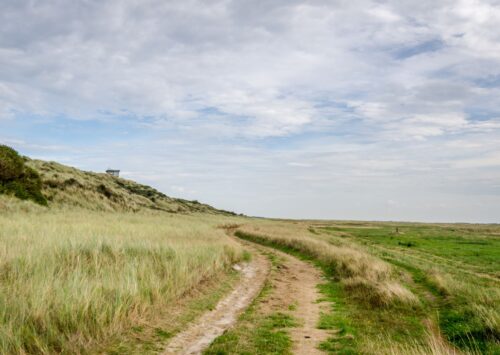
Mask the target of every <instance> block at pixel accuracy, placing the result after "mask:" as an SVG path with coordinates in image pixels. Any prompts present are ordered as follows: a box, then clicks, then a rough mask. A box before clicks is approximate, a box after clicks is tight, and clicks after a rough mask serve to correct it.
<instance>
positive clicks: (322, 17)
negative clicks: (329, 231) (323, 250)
mask: <svg viewBox="0 0 500 355" xmlns="http://www.w3.org/2000/svg"><path fill="white" fill-rule="evenodd" d="M499 24H500V1H497V0H452V1H447V0H446V1H445V0H438V1H435V0H432V1H431V0H418V1H416V0H412V1H408V0H389V1H381V0H379V1H371V0H359V1H348V0H339V1H335V0H331V1H323V0H310V1H304V0H302V1H298V0H274V1H261V0H203V1H202V0H183V1H164V0H161V1H157V0H75V1H66V0H45V1H37V0H29V1H28V0H1V1H0V143H3V144H7V145H9V146H12V147H13V148H15V149H17V150H18V151H19V152H20V153H22V154H24V155H28V156H30V157H33V158H39V159H46V160H55V161H58V162H60V163H63V164H67V165H71V166H75V167H78V168H81V169H84V170H90V171H97V172H102V171H104V170H105V169H107V168H116V169H120V170H121V171H122V174H121V175H122V176H123V177H125V178H129V179H133V180H136V181H138V182H141V183H144V184H148V185H151V186H154V187H156V188H157V189H159V190H160V191H163V192H164V193H166V194H169V195H171V196H176V197H183V198H187V199H196V200H199V201H202V202H206V203H209V204H212V205H213V206H216V207H219V208H224V209H228V210H233V211H236V212H238V213H244V214H248V215H257V216H266V217H287V218H318V219H362V220H407V221H429V222H433V221H442V222H457V221H462V222H497V223H498V222H500V25H499Z"/></svg>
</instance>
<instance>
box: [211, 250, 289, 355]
mask: <svg viewBox="0 0 500 355" xmlns="http://www.w3.org/2000/svg"><path fill="white" fill-rule="evenodd" d="M268 257H269V259H270V260H271V262H272V265H273V271H272V272H274V271H275V270H276V269H277V268H279V267H280V266H281V262H280V259H279V257H277V256H276V255H274V254H268ZM272 294H273V285H272V283H271V281H268V282H267V283H266V285H265V286H264V288H263V289H262V291H261V293H260V294H259V296H258V297H257V298H256V299H255V300H254V301H253V302H252V304H251V305H250V307H249V308H248V309H247V310H246V311H245V312H244V313H243V314H242V315H241V316H240V318H239V319H238V323H237V324H236V326H234V327H233V328H231V329H230V330H228V331H227V332H225V333H224V334H223V335H222V336H220V337H218V338H217V339H216V340H215V341H214V342H213V343H212V344H211V345H210V347H209V348H208V349H207V350H205V351H204V352H203V354H204V355H226V354H227V355H229V354H240V355H243V354H245V355H246V354H280V355H281V354H282V355H286V354H291V349H292V341H291V339H290V335H289V334H288V331H287V329H288V328H291V327H295V326H296V325H297V324H296V320H295V319H294V318H293V317H292V315H291V314H290V312H287V311H286V309H288V310H289V311H292V310H293V307H291V306H292V305H288V307H286V305H283V309H284V310H285V311H284V312H281V311H274V312H269V311H264V310H263V309H262V305H263V304H264V303H267V301H268V298H269V297H271V296H272Z"/></svg>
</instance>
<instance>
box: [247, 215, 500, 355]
mask: <svg viewBox="0 0 500 355" xmlns="http://www.w3.org/2000/svg"><path fill="white" fill-rule="evenodd" d="M375 228H377V229H378V228H379V226H378V225H377V226H376V227H375ZM375 228H371V226H370V224H362V225H360V226H356V227H353V226H351V225H349V226H347V227H346V226H344V225H340V226H339V225H338V224H336V223H335V222H328V223H322V224H321V225H319V226H318V225H317V224H315V223H312V222H307V221H304V222H289V221H270V220H254V221H252V222H251V223H247V224H245V225H244V226H242V227H240V229H239V231H238V232H237V235H238V236H239V237H242V238H245V239H248V240H252V241H254V242H258V243H262V244H265V245H268V246H273V247H276V248H279V249H281V250H283V251H286V252H289V253H295V254H297V253H298V254H299V255H302V256H303V257H305V258H308V259H312V260H315V261H316V262H317V263H318V264H319V265H320V266H321V267H323V270H324V271H325V273H326V274H327V275H330V276H331V277H332V279H331V282H330V283H329V284H328V285H329V287H332V289H335V290H336V293H333V294H332V296H331V297H332V298H331V300H332V301H334V302H336V303H337V304H339V305H338V306H337V307H340V313H339V315H338V317H340V318H338V317H337V318H336V316H335V315H334V314H327V315H323V317H322V322H321V323H320V326H323V327H327V326H332V327H333V326H335V327H337V328H339V329H341V331H342V329H343V328H345V327H346V325H348V326H349V328H348V329H349V334H352V335H353V338H351V336H349V337H348V338H347V340H348V343H344V339H343V338H342V337H338V336H337V337H335V336H334V337H332V338H331V339H330V340H329V341H328V342H326V343H324V344H322V347H323V349H325V350H329V351H330V352H332V353H342V352H343V351H345V352H346V353H355V352H360V353H381V354H384V353H386V354H392V353H398V351H400V352H401V351H403V350H402V349H404V352H406V353H415V354H422V353H426V352H427V353H436V354H438V353H439V354H448V353H454V352H456V348H454V346H453V344H454V345H455V346H457V347H460V348H461V349H462V351H464V352H468V353H479V352H481V353H491V354H494V353H496V351H497V349H498V342H497V339H496V338H495V337H496V335H494V332H495V330H494V329H495V327H496V326H498V322H497V318H496V314H497V312H498V310H497V309H495V304H498V302H497V298H496V296H495V294H496V292H498V287H497V286H495V285H496V284H495V281H494V280H491V279H487V280H484V279H482V281H480V282H479V283H483V284H484V283H486V284H485V285H488V286H487V288H489V289H488V291H485V289H482V290H480V289H476V290H474V289H473V288H471V287H470V286H469V287H468V292H469V293H468V294H466V293H465V291H464V290H462V291H460V292H461V293H460V292H458V288H460V289H462V286H466V285H467V284H469V285H472V284H470V283H469V280H468V279H467V281H465V280H464V281H463V282H461V283H459V282H457V281H456V280H454V282H453V285H455V287H457V289H455V290H453V289H452V288H451V284H450V279H449V275H448V277H445V275H444V274H441V273H436V272H435V270H434V273H428V272H427V271H429V270H428V269H424V270H425V271H423V270H422V269H420V268H416V267H414V266H408V265H407V264H406V263H404V266H405V267H402V265H403V264H402V262H401V260H400V262H399V263H398V262H395V260H393V259H391V258H390V257H389V256H388V255H389V254H388V252H387V250H386V248H385V244H384V242H381V243H380V244H381V245H382V246H384V248H383V249H376V248H375V247H373V245H372V243H369V242H368V241H367V240H366V239H362V237H356V236H353V235H352V234H350V231H351V230H352V229H356V230H357V231H358V232H359V233H360V234H362V235H366V234H363V233H370V232H371V231H372V229H375ZM392 228H393V229H394V226H392ZM386 232H387V231H386ZM399 232H401V228H399ZM380 234H381V235H382V234H383V233H380ZM365 238H368V237H365ZM406 242H408V243H409V242H412V244H410V245H411V246H408V245H406ZM419 243H422V242H421V241H419V240H418V238H417V240H410V241H403V242H402V243H398V242H397V241H396V242H394V243H393V246H394V248H395V249H397V250H398V251H400V250H404V252H406V251H407V250H411V251H413V250H415V249H416V248H417V247H418V245H419ZM402 244H403V245H402ZM414 244H416V245H417V246H415V245H414ZM467 245H475V244H472V243H471V244H467ZM427 252H428V250H427ZM489 252H491V251H489ZM491 253H494V252H491ZM441 255H443V253H442V252H441ZM441 255H439V257H441V258H444V257H443V256H441ZM400 259H401V258H400ZM444 259H445V260H446V261H447V262H450V260H449V259H446V258H444ZM419 260H420V259H419ZM427 260H431V261H432V260H434V259H433V258H432V257H429V255H428V254H426V257H422V260H421V261H422V262H423V263H425V262H426V261H427ZM439 260H441V259H439ZM459 261H460V262H461V263H464V262H465V261H464V260H459ZM451 262H454V261H453V260H451ZM479 266H480V265H479ZM479 266H478V265H474V269H472V268H471V269H464V268H462V269H457V272H460V271H462V270H465V271H467V270H469V271H470V270H475V271H474V273H475V274H476V275H477V274H478V272H480V271H481V270H479V269H478V267H479ZM488 270H489V271H490V274H488V275H490V277H493V275H494V272H495V270H492V269H491V268H490V269H488V268H485V270H484V271H482V272H486V271H488ZM471 272H472V271H471ZM467 275H468V274H467ZM436 280H439V282H438V281H436ZM430 285H432V287H431V286H430ZM474 292H475V294H474ZM436 294H437V295H438V296H439V295H440V294H442V295H441V296H440V297H441V298H438V296H436ZM452 294H457V295H458V294H461V295H462V297H461V302H463V303H461V302H460V299H459V298H458V297H456V296H451V295H452ZM443 295H446V296H443ZM475 297H479V298H475ZM472 307H475V309H476V312H475V314H472V313H471V312H470V309H471V308H472ZM450 310H451V311H452V314H448V313H447V311H450ZM465 314H467V317H465V316H464V315H465ZM346 319H349V322H347V323H344V324H342V322H343V320H344V321H345V320H346ZM450 324H452V325H455V327H454V328H453V329H448V328H446V326H449V325H450ZM485 327H489V328H487V329H488V332H485V333H483V334H481V332H483V331H484V329H485ZM436 329H437V330H436ZM440 331H441V332H442V333H444V336H445V338H446V339H448V342H447V341H446V340H445V339H444V338H443V337H442V336H441V332H440ZM453 331H454V332H456V333H455V334H458V337H457V338H453V337H452V336H450V334H453V333H452V332H453ZM354 334H363V336H362V337H361V338H356V336H355V335H354ZM449 342H451V343H452V345H450V344H449Z"/></svg>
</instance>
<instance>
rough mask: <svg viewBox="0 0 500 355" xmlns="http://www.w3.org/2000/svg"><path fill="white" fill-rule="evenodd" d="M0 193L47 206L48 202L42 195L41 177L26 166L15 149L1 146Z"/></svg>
mask: <svg viewBox="0 0 500 355" xmlns="http://www.w3.org/2000/svg"><path fill="white" fill-rule="evenodd" d="M0 193H3V194H11V195H14V196H16V197H17V198H20V199H22V200H32V201H34V202H36V203H38V204H40V205H44V206H46V205H47V200H46V199H45V197H44V196H43V194H42V180H41V179H40V175H38V173H37V172H36V171H35V170H34V169H32V168H30V167H28V166H25V165H24V160H23V158H22V157H21V156H20V155H19V154H18V153H17V152H16V151H15V150H14V149H12V148H9V147H7V146H5V145H0Z"/></svg>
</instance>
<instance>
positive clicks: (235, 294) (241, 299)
mask: <svg viewBox="0 0 500 355" xmlns="http://www.w3.org/2000/svg"><path fill="white" fill-rule="evenodd" d="M269 270H270V262H269V261H268V260H267V258H266V257H264V256H263V255H261V254H260V253H255V254H253V257H252V261H251V262H249V263H245V264H242V265H241V273H242V277H241V280H240V281H239V282H238V284H237V285H236V287H235V288H234V290H233V291H232V292H231V293H230V294H229V295H228V296H226V297H225V298H224V299H222V300H221V301H220V302H219V303H218V304H217V306H216V307H215V309H214V310H213V311H210V312H207V313H205V314H204V315H203V316H201V318H199V319H198V320H196V322H195V323H193V324H192V325H191V326H190V327H189V328H187V329H186V330H185V331H183V332H180V333H179V334H177V335H176V336H175V337H174V338H172V340H171V341H170V342H169V343H168V345H167V347H166V349H165V351H164V352H163V354H186V355H187V354H201V352H202V351H203V350H204V349H205V348H207V347H208V346H209V345H210V343H212V341H214V340H215V338H217V337H218V336H220V335H222V333H224V331H225V330H226V329H228V328H229V327H231V326H232V325H233V324H234V323H235V322H236V320H237V318H238V315H239V314H240V313H242V312H243V311H244V310H245V309H246V308H247V307H248V306H249V305H250V303H251V302H252V300H253V299H254V298H255V297H256V296H257V295H258V293H259V292H260V290H261V289H262V287H263V285H264V282H265V280H266V278H267V275H268V273H269Z"/></svg>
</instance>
